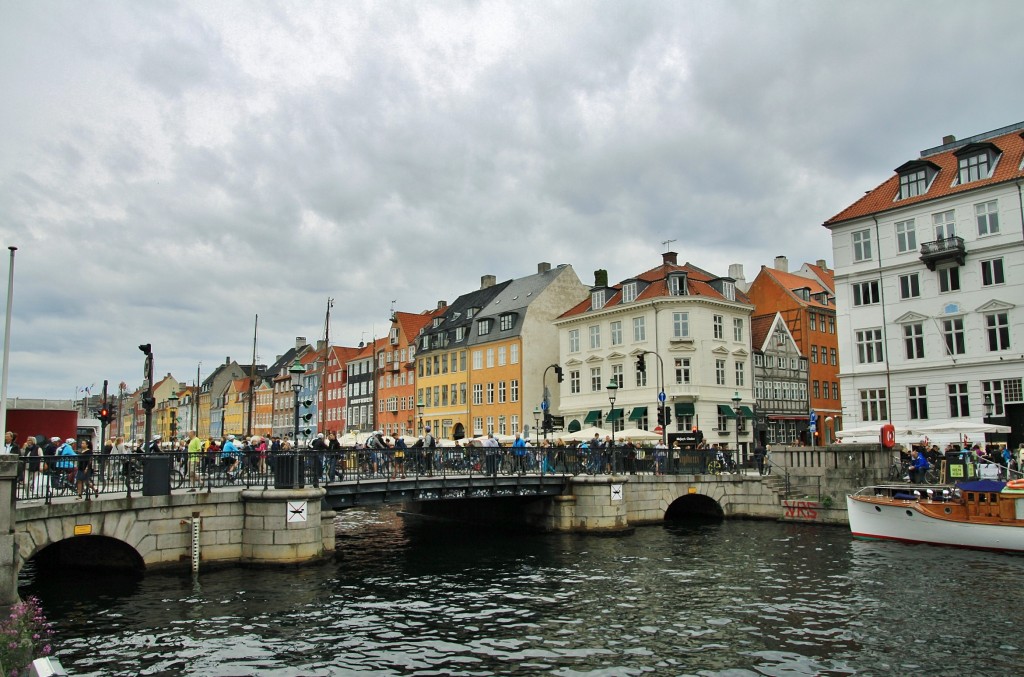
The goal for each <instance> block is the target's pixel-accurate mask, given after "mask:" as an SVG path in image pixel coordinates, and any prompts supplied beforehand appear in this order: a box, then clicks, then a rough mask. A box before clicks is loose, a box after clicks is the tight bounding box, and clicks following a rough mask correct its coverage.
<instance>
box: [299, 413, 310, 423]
mask: <svg viewBox="0 0 1024 677" xmlns="http://www.w3.org/2000/svg"><path fill="white" fill-rule="evenodd" d="M300 418H302V421H303V423H309V422H310V421H312V420H313V414H303V415H302V416H301V417H300Z"/></svg>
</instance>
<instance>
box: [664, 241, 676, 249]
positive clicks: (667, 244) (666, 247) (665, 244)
mask: <svg viewBox="0 0 1024 677" xmlns="http://www.w3.org/2000/svg"><path fill="white" fill-rule="evenodd" d="M673 242H675V240H662V242H661V244H663V245H664V246H665V251H668V250H669V249H668V246H669V245H670V244H672V243H673Z"/></svg>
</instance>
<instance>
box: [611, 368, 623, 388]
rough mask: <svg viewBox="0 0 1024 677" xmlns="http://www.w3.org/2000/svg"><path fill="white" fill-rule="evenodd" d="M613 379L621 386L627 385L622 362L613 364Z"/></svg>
mask: <svg viewBox="0 0 1024 677" xmlns="http://www.w3.org/2000/svg"><path fill="white" fill-rule="evenodd" d="M612 380H613V381H615V383H616V384H617V385H618V386H619V388H623V387H625V385H626V380H625V379H624V378H623V377H622V365H621V364H613V365H612Z"/></svg>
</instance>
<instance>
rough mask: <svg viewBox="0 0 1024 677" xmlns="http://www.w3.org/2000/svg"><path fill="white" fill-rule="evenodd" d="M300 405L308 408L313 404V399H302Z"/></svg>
mask: <svg viewBox="0 0 1024 677" xmlns="http://www.w3.org/2000/svg"><path fill="white" fill-rule="evenodd" d="M302 406H304V407H305V408H306V409H309V408H310V407H312V406H313V400H302Z"/></svg>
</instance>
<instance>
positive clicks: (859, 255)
mask: <svg viewBox="0 0 1024 677" xmlns="http://www.w3.org/2000/svg"><path fill="white" fill-rule="evenodd" d="M853 260H854V261H870V260H871V231H870V230H858V231H856V232H855V233H854V234H853Z"/></svg>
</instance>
